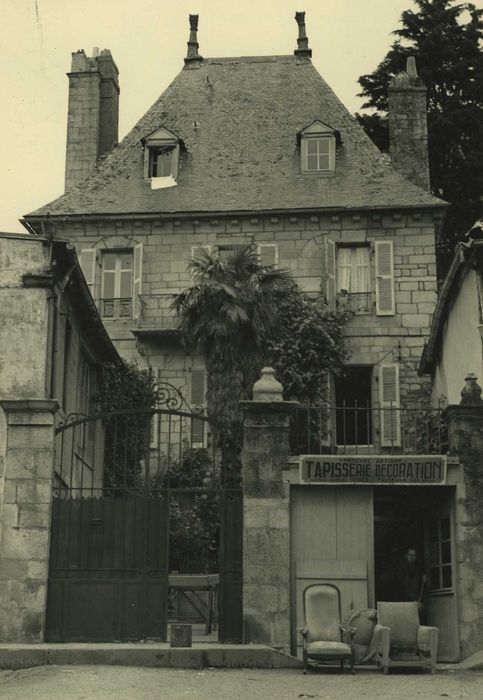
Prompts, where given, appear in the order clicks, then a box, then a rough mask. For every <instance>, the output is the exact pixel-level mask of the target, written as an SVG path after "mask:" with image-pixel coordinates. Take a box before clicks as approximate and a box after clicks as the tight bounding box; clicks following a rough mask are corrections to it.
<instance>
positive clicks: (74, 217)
mask: <svg viewBox="0 0 483 700" xmlns="http://www.w3.org/2000/svg"><path fill="white" fill-rule="evenodd" d="M448 206H449V204H448V203H447V202H443V201H435V202H434V203H433V204H405V205H388V206H385V205H384V206H373V205H372V206H361V207H310V208H308V207H303V208H300V209H294V208H293V207H291V208H290V209H258V210H256V211H255V210H253V209H228V210H222V209H218V210H214V211H193V212H179V211H174V210H173V211H166V212H153V213H151V212H149V213H146V212H135V211H134V212H125V213H118V214H116V213H100V212H97V213H92V214H48V220H49V221H53V220H55V221H72V222H84V221H93V220H101V221H130V220H131V219H140V220H146V221H159V220H167V219H174V218H176V219H183V220H193V219H210V218H211V219H214V218H217V217H237V216H251V217H254V218H255V217H258V216H274V215H279V216H282V215H287V216H290V215H291V216H296V215H303V214H309V215H310V214H312V215H315V214H337V213H339V214H340V213H353V214H357V213H361V214H366V213H370V212H391V211H393V212H397V211H403V212H406V211H409V212H410V211H414V210H419V211H432V210H435V209H436V210H438V211H441V210H444V209H446V208H447V207H448ZM45 219H46V215H45V214H42V215H30V214H26V215H25V217H23V218H22V219H20V223H21V224H23V225H24V226H25V227H26V228H30V230H31V227H32V225H33V224H36V223H45Z"/></svg>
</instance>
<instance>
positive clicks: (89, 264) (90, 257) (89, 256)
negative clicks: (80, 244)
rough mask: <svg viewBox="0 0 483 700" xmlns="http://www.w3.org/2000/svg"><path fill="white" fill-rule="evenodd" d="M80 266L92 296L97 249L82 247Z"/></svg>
mask: <svg viewBox="0 0 483 700" xmlns="http://www.w3.org/2000/svg"><path fill="white" fill-rule="evenodd" d="M79 262H80V266H81V269H82V272H83V273H84V277H85V280H86V282H87V286H88V287H89V291H90V293H91V295H92V297H93V298H94V294H95V289H94V287H95V283H96V262H97V250H96V249H95V248H84V249H83V250H81V252H80V259H79Z"/></svg>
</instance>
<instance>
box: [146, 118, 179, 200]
mask: <svg viewBox="0 0 483 700" xmlns="http://www.w3.org/2000/svg"><path fill="white" fill-rule="evenodd" d="M142 143H143V146H144V177H145V179H146V180H150V181H151V189H153V190H154V189H162V188H165V187H174V186H175V185H176V179H177V177H178V163H179V146H180V142H179V139H178V138H177V136H175V134H173V133H171V131H168V130H167V129H165V128H164V127H161V128H160V129H157V130H156V131H153V133H152V134H149V136H146V137H145V138H144V139H143V140H142Z"/></svg>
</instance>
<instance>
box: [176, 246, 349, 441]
mask: <svg viewBox="0 0 483 700" xmlns="http://www.w3.org/2000/svg"><path fill="white" fill-rule="evenodd" d="M190 267H191V270H192V271H193V273H194V284H193V286H192V287H191V288H189V289H187V290H185V291H184V292H183V293H181V294H180V295H179V297H178V298H177V300H176V310H177V313H178V315H179V318H180V327H181V330H182V331H183V335H184V338H185V342H186V343H187V345H188V347H190V348H191V349H192V350H195V351H198V352H200V353H201V354H202V356H203V358H204V360H205V363H206V368H207V373H208V392H207V404H208V417H209V419H210V422H211V424H212V426H213V427H214V429H215V432H216V433H217V434H218V437H219V438H220V436H221V444H223V442H224V441H225V442H226V441H228V442H230V441H231V442H232V443H233V445H234V446H236V447H237V448H239V447H240V446H241V435H242V416H241V413H240V408H239V401H240V399H248V398H251V389H252V387H253V384H254V382H255V381H256V380H257V379H258V377H259V376H260V370H261V368H262V367H263V365H264V364H271V365H272V366H273V367H274V368H275V370H276V374H277V377H278V379H279V380H280V381H281V382H282V384H283V386H284V388H285V398H286V399H296V400H299V401H301V402H304V403H306V402H312V403H317V402H320V401H322V400H323V399H324V398H325V393H326V387H327V381H326V373H327V372H328V371H330V372H334V371H335V372H337V371H338V370H340V368H341V366H342V363H343V361H344V359H345V358H346V351H345V348H344V343H343V339H342V326H343V323H344V321H345V320H346V319H347V315H348V314H347V312H341V311H334V310H331V309H329V308H328V307H327V305H326V304H325V302H324V301H323V298H322V297H321V296H317V298H314V299H311V298H309V297H308V296H307V295H306V294H305V293H304V292H303V291H302V290H301V289H300V288H299V287H298V285H297V284H296V283H295V281H294V280H293V279H292V277H291V275H290V274H289V273H288V271H286V270H277V269H276V268H274V267H272V266H262V265H261V264H260V262H259V260H258V255H257V251H256V248H255V247H253V246H251V247H247V248H246V249H245V250H242V251H240V252H236V253H234V254H233V255H231V256H228V257H227V258H226V259H219V258H217V257H214V256H211V255H209V254H208V253H206V252H202V253H200V255H199V257H197V258H194V259H193V260H192V261H191V263H190Z"/></svg>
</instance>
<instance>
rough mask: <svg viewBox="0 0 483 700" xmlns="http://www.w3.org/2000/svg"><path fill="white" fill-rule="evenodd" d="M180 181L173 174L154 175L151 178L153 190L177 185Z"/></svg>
mask: <svg viewBox="0 0 483 700" xmlns="http://www.w3.org/2000/svg"><path fill="white" fill-rule="evenodd" d="M177 184H178V183H177V182H176V180H175V179H174V177H173V176H172V175H166V176H164V177H152V178H151V189H152V190H164V189H166V188H167V187H175V186H176V185H177Z"/></svg>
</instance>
